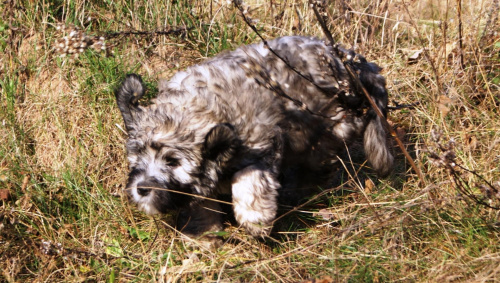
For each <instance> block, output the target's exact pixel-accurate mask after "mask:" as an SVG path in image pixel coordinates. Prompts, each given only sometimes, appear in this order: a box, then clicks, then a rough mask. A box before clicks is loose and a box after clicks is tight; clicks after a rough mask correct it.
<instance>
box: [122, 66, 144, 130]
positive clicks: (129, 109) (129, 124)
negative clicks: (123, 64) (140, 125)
mask: <svg viewBox="0 0 500 283" xmlns="http://www.w3.org/2000/svg"><path fill="white" fill-rule="evenodd" d="M144 92H145V91H144V84H143V83H142V78H141V77H140V76H139V75H136V74H129V75H127V76H126V77H125V79H124V80H123V82H122V84H121V85H120V87H118V88H117V89H116V91H115V97H116V103H117V104H118V108H119V109H120V112H121V113H122V117H123V121H124V122H125V128H126V129H127V132H130V131H131V130H133V129H134V124H135V121H134V120H135V119H134V118H135V116H136V114H137V112H140V109H139V99H140V98H141V97H142V96H143V95H144Z"/></svg>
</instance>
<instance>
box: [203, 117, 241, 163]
mask: <svg viewBox="0 0 500 283" xmlns="http://www.w3.org/2000/svg"><path fill="white" fill-rule="evenodd" d="M240 145H241V141H240V139H239V138H238V134H237V133H236V130H235V129H234V127H233V126H232V125H230V124H227V123H225V124H219V125H217V126H215V127H213V128H212V129H211V130H210V131H209V132H208V134H207V136H206V137H205V142H204V144H203V155H204V157H205V158H207V159H208V160H212V161H215V162H217V163H218V164H221V163H225V162H227V161H229V159H231V158H232V157H233V156H234V154H235V152H236V150H237V149H238V147H239V146H240Z"/></svg>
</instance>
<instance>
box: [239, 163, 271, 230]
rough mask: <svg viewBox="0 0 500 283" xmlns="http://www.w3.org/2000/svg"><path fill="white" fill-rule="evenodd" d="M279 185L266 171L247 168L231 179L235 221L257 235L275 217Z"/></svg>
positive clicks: (253, 167) (252, 167) (251, 167)
mask: <svg viewBox="0 0 500 283" xmlns="http://www.w3.org/2000/svg"><path fill="white" fill-rule="evenodd" d="M278 188H279V183H278V182H277V180H275V179H274V178H273V177H272V174H271V173H270V172H268V171H263V170H260V169H258V168H256V167H255V166H249V167H247V168H245V169H243V170H241V171H239V172H238V173H236V174H235V175H234V177H233V182H232V187H231V190H232V193H233V205H234V208H233V209H234V214H235V217H236V220H237V221H238V222H239V223H240V224H241V225H242V226H244V227H245V228H246V229H247V230H249V232H250V233H252V234H259V233H260V232H261V230H265V229H266V226H267V225H269V224H270V222H271V221H272V220H273V219H274V217H275V216H276V210H277V205H276V197H277V194H278V193H277V190H278Z"/></svg>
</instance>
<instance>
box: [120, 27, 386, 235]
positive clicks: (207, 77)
mask: <svg viewBox="0 0 500 283" xmlns="http://www.w3.org/2000/svg"><path fill="white" fill-rule="evenodd" d="M268 44H269V47H270V48H271V49H272V50H274V51H275V52H276V53H277V54H279V56H280V57H281V58H282V59H284V60H285V61H286V63H285V62H284V61H283V60H282V59H280V58H278V57H277V56H276V55H274V54H273V53H271V52H270V50H269V49H268V48H267V47H265V45H264V44H263V43H260V44H255V45H248V46H243V47H241V48H239V49H237V50H235V51H232V52H228V53H224V54H221V55H219V56H217V57H215V58H212V59H210V60H208V61H206V62H204V63H202V64H199V65H195V66H192V67H189V68H187V70H185V71H182V72H179V73H177V74H176V75H175V76H174V77H173V78H172V79H171V80H170V81H160V83H159V87H158V90H159V93H158V96H157V97H156V99H155V100H153V103H152V104H150V105H148V106H140V105H139V104H138V100H139V98H140V97H141V96H142V95H143V94H144V86H143V83H142V80H141V78H140V77H139V76H138V75H134V74H132V75H128V76H127V77H126V78H125V80H124V81H123V83H122V85H121V86H120V87H119V88H118V90H117V91H116V99H117V103H118V107H119V108H120V111H121V113H122V116H123V120H124V122H125V126H126V129H127V132H128V135H129V136H128V141H127V146H126V147H127V153H128V160H129V162H130V174H129V179H128V183H127V189H128V192H129V194H130V196H131V199H132V200H133V201H134V202H135V203H137V204H138V207H139V209H140V210H143V211H145V212H146V213H148V214H154V213H165V212H167V211H168V210H173V209H180V211H181V212H180V215H181V217H180V218H179V219H181V220H180V223H178V228H179V229H180V230H182V231H185V232H186V233H188V234H191V235H198V234H200V233H203V232H206V231H216V230H220V229H222V223H221V217H220V214H219V213H218V212H217V211H218V210H220V208H219V205H218V203H217V202H214V201H210V200H207V198H212V199H218V198H219V197H220V196H221V195H223V194H229V195H231V197H232V204H233V211H234V215H235V219H236V220H237V222H238V223H239V224H240V225H241V226H242V227H244V228H245V229H246V230H247V231H248V232H249V233H250V234H252V235H256V236H257V235H264V234H266V233H268V232H269V230H270V228H271V225H272V222H273V220H274V219H275V216H276V211H277V198H278V195H279V194H284V195H287V194H291V192H293V190H294V189H298V188H303V187H304V186H309V187H315V186H318V185H325V184H326V182H328V180H329V177H331V175H332V172H335V171H336V170H337V169H338V168H339V167H340V162H339V160H338V155H339V154H340V153H342V152H343V151H345V148H346V145H347V146H348V145H350V144H351V143H352V141H353V140H354V139H355V138H358V137H362V138H363V140H364V149H365V153H366V156H367V159H368V160H369V161H370V163H371V165H372V166H373V168H374V169H375V171H376V172H378V173H379V175H381V176H385V175H387V174H388V173H389V172H390V170H391V167H392V163H393V157H392V155H391V153H390V150H389V149H388V146H387V144H386V133H385V130H384V128H383V126H382V123H381V121H380V118H379V117H377V116H376V115H375V113H374V111H373V110H371V109H370V107H369V104H368V102H367V101H366V98H365V97H364V96H363V95H362V94H361V92H360V91H359V90H358V89H357V87H356V86H355V85H354V83H353V82H352V81H351V79H350V78H349V76H348V74H347V72H346V70H345V68H344V65H343V63H342V61H341V60H340V59H339V58H337V57H336V56H335V55H334V52H333V50H332V48H331V47H329V46H327V45H325V44H324V43H323V42H322V41H320V40H318V39H316V38H311V37H300V36H289V37H282V38H277V39H274V40H271V41H268ZM351 55H352V54H351ZM351 55H349V54H347V56H351ZM349 62H350V64H352V66H353V68H354V69H355V70H356V71H357V72H358V74H359V77H360V80H361V82H362V84H363V86H364V87H365V88H366V89H367V91H368V92H369V93H370V95H371V96H372V98H373V99H374V101H375V102H376V103H377V105H378V106H379V108H380V109H381V110H382V111H383V112H384V113H385V111H386V107H387V99H388V98H387V91H386V88H385V79H384V78H383V77H382V76H381V75H380V74H379V72H380V68H379V67H378V66H377V65H375V64H373V63H369V62H367V61H366V60H365V59H364V58H363V57H361V56H358V55H355V54H354V57H353V58H352V59H351V60H350V61H349ZM291 67H292V68H293V69H295V70H292V68H291ZM297 72H299V73H300V74H301V75H299V74H298V73H297ZM277 88H279V89H281V91H282V92H283V93H285V94H286V95H287V96H289V98H291V99H287V98H284V97H283V96H280V95H277V92H276V91H273V90H276V89H277ZM293 100H298V101H301V102H303V103H304V104H305V105H306V106H307V111H305V110H304V107H303V105H302V106H300V105H298V104H297V103H294V101H293ZM196 196H201V197H203V198H200V197H196Z"/></svg>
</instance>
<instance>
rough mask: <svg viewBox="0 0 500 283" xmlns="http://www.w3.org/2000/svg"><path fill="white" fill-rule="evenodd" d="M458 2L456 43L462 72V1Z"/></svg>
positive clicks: (463, 65) (463, 67) (463, 66)
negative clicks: (457, 43) (458, 47)
mask: <svg viewBox="0 0 500 283" xmlns="http://www.w3.org/2000/svg"><path fill="white" fill-rule="evenodd" d="M457 2H458V9H457V13H458V42H459V46H460V66H461V67H462V70H464V69H465V64H464V50H463V42H462V0H457Z"/></svg>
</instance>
